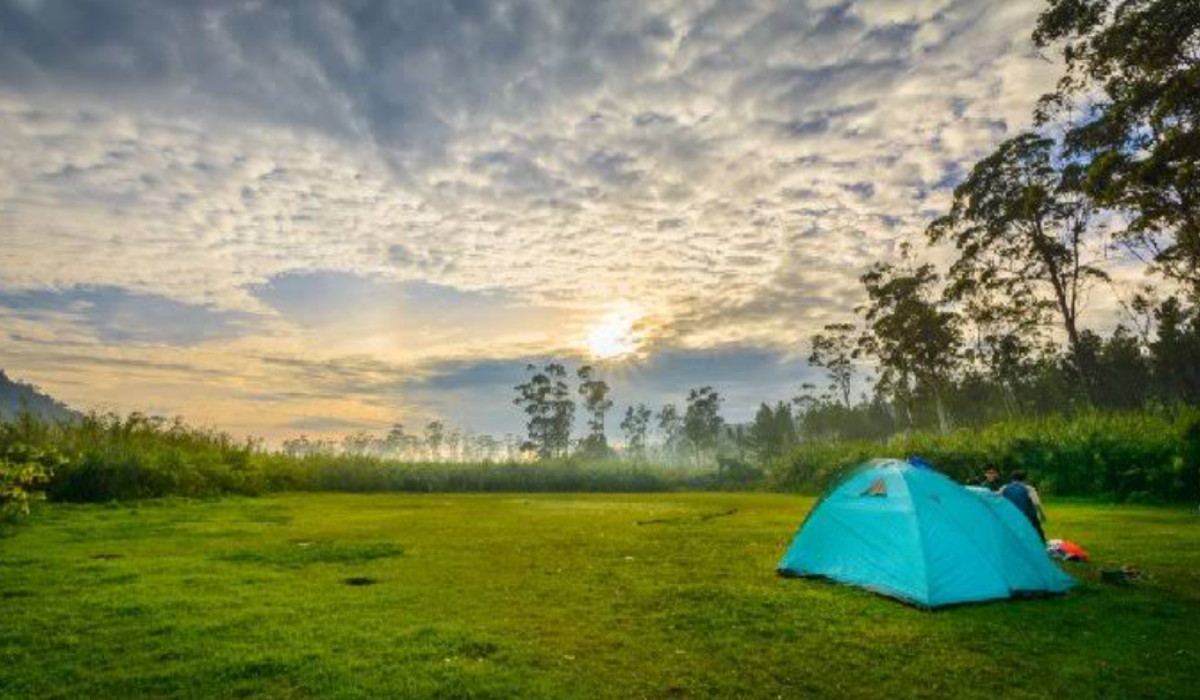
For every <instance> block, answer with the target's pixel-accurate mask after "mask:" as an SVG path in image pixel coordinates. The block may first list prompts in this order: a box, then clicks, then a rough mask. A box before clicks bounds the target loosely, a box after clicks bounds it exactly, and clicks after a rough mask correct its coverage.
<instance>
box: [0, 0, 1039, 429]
mask: <svg viewBox="0 0 1200 700" xmlns="http://www.w3.org/2000/svg"><path fill="white" fill-rule="evenodd" d="M1041 4H1042V3H1041V0H1006V1H1005V2H996V1H995V0H875V1H861V2H856V1H846V2H828V1H826V0H801V1H798V2H760V1H757V0H732V1H725V0H715V1H714V0H686V1H657V0H630V1H628V2H625V1H623V0H613V1H601V0H580V1H579V2H571V1H569V0H531V1H527V2H526V1H519V0H515V1H501V0H494V1H493V0H452V1H445V2H443V1H441V0H413V1H389V2H383V1H379V2H369V1H365V0H364V1H348V2H328V3H321V2H269V1H266V0H260V1H253V2H250V1H238V2H232V1H231V2H221V1H217V0H213V1H208V2H197V1H196V0H181V1H178V2H172V1H168V0H146V1H145V2H133V1H129V2H125V1H121V0H103V1H101V0H96V1H83V0H79V1H75V2H65V1H55V0H0V368H3V369H5V370H7V371H8V372H9V374H12V375H14V376H16V377H18V378H22V379H26V380H29V381H33V382H35V383H37V384H39V385H41V386H42V387H43V388H45V389H47V390H48V391H50V392H51V393H53V394H54V395H56V396H57V397H60V398H62V399H64V400H66V401H68V402H70V403H72V404H74V405H76V406H80V407H102V408H111V409H117V410H122V411H127V410H134V409H141V410H146V411H151V412H159V413H169V414H181V415H183V416H185V417H187V418H189V419H191V420H194V421H197V422H201V423H206V424H211V425H216V426H218V427H221V428H225V429H229V430H231V431H233V432H235V433H238V434H255V435H262V436H266V437H268V438H269V439H272V440H278V439H279V438H280V437H282V436H286V435H294V434H298V433H301V432H306V433H308V434H310V435H312V434H317V433H322V432H328V433H343V432H346V431H350V430H356V429H360V428H362V429H369V430H374V429H382V428H383V427H384V426H386V425H387V424H389V423H391V422H393V421H403V422H405V423H409V424H417V423H419V422H423V421H425V420H427V419H430V418H434V417H441V418H444V419H446V420H448V421H450V422H452V423H454V424H456V425H460V426H463V427H465V428H469V429H472V430H477V431H490V432H497V433H502V432H507V431H515V430H517V429H519V426H520V416H519V414H518V413H517V412H516V409H515V408H514V407H512V406H511V403H510V401H511V397H512V386H513V385H514V384H515V383H516V382H518V381H520V380H521V378H522V375H523V368H524V366H525V364H526V363H527V362H529V361H538V360H543V359H546V358H560V359H563V360H566V361H569V362H572V363H578V362H580V361H586V360H591V361H599V363H600V366H601V367H602V368H603V374H605V376H607V378H608V379H609V380H610V381H611V383H612V384H614V386H615V389H616V399H617V401H618V410H620V409H621V408H623V406H624V404H626V403H627V402H629V401H645V402H648V403H652V404H661V403H662V402H664V401H667V400H678V399H679V398H680V397H681V396H682V395H683V394H684V393H686V390H687V389H688V388H689V387H692V386H697V385H701V384H712V385H714V386H715V387H717V388H718V390H720V391H721V392H722V393H723V394H725V395H726V396H727V401H726V405H725V413H726V414H727V416H728V417H730V418H731V419H734V420H739V419H744V418H746V417H748V416H749V415H750V414H751V412H752V410H753V406H754V405H755V404H756V402H758V401H760V400H776V399H785V398H787V397H790V396H793V395H795V393H796V391H797V388H798V387H799V385H800V384H801V383H802V382H805V381H810V380H811V379H812V378H813V375H812V372H811V370H809V369H808V368H806V366H805V363H804V357H805V356H806V355H807V347H806V345H807V338H808V337H809V336H811V334H812V333H813V332H814V331H815V330H817V329H818V328H819V327H820V326H821V325H822V324H824V323H828V322H831V321H837V320H844V319H846V318H848V317H849V316H851V315H852V313H853V307H854V306H855V304H856V303H857V302H858V301H859V289H858V283H857V276H858V275H859V274H860V273H861V271H862V270H863V268H864V267H865V266H867V265H868V264H870V263H871V262H873V261H875V260H878V259H882V258H887V257H888V256H890V255H892V254H893V251H894V249H895V247H896V245H897V244H898V242H899V241H902V240H905V239H907V238H915V237H917V236H919V233H920V231H921V229H922V228H923V225H924V224H925V223H926V222H927V221H928V220H929V218H930V217H932V216H933V215H935V214H937V213H939V212H940V211H941V209H942V208H943V207H944V205H945V203H946V201H947V196H948V193H949V190H950V188H951V187H952V186H953V185H954V184H955V183H956V182H957V181H958V180H959V179H960V178H961V177H962V175H963V173H964V171H965V169H966V168H968V167H969V165H970V163H971V162H972V161H973V160H974V159H976V158H978V157H979V156H980V155H982V154H984V153H985V152H986V151H987V150H988V149H989V148H991V147H992V146H994V145H995V144H996V143H997V142H999V141H1000V140H1002V139H1003V138H1005V137H1006V135H1012V134H1013V133H1015V132H1016V131H1018V130H1020V129H1022V128H1024V127H1026V126H1027V125H1028V122H1029V113H1030V108H1031V107H1032V104H1033V102H1034V100H1035V99H1036V97H1037V96H1038V95H1039V94H1041V93H1042V92H1043V91H1045V90H1046V89H1047V88H1048V87H1049V86H1050V85H1051V84H1052V82H1053V81H1054V79H1055V77H1056V74H1057V70H1056V68H1055V66H1053V65H1052V64H1049V63H1047V62H1046V61H1045V60H1043V59H1041V58H1039V57H1037V56H1035V55H1034V54H1033V52H1032V50H1031V48H1030V45H1029V41H1028V36H1029V33H1030V31H1031V29H1032V25H1033V21H1034V18H1035V16H1036V14H1037V12H1038V11H1039V9H1040V8H1041Z"/></svg>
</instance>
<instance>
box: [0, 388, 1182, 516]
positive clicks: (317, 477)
mask: <svg viewBox="0 0 1200 700" xmlns="http://www.w3.org/2000/svg"><path fill="white" fill-rule="evenodd" d="M15 445H24V446H27V447H31V448H35V449H36V450H40V451H42V452H43V453H45V454H47V455H54V456H55V466H54V475H53V477H52V478H51V479H50V482H49V486H48V490H47V494H48V495H49V497H50V498H51V499H54V500H62V501H109V500H114V499H117V500H129V499H139V498H155V497H161V496H169V495H180V496H192V497H195V496H210V495H219V494H258V493H263V492H268V491H351V492H368V491H413V492H475V491H478V492H495V491H529V492H536V491H551V492H569V491H596V492H612V493H619V492H647V491H669V490H685V489H742V488H768V489H771V490H777V491H789V492H796V491H807V492H816V491H820V490H821V489H823V488H824V487H825V486H826V485H828V484H829V483H830V482H831V481H832V480H833V479H834V477H835V475H836V474H838V473H839V472H840V471H842V470H843V469H845V468H848V467H851V466H853V465H856V464H859V463H861V462H863V461H865V460H867V459H871V458H874V457H885V456H894V457H907V456H911V455H920V456H921V457H924V458H925V459H927V460H929V461H931V462H932V463H934V464H935V465H937V467H938V468H939V469H942V470H943V471H945V472H947V473H948V474H950V475H951V476H953V477H955V478H958V479H961V480H964V481H966V480H970V479H973V478H977V477H978V475H979V472H980V471H981V470H982V467H983V465H984V464H986V463H994V464H996V465H997V466H998V467H1000V468H1001V469H1002V470H1005V471H1008V470H1013V469H1018V468H1020V469H1025V470H1027V471H1029V472H1030V474H1031V476H1032V478H1033V481H1034V483H1036V484H1037V485H1038V486H1039V487H1040V488H1041V489H1042V490H1043V491H1045V492H1046V493H1048V494H1058V495H1069V496H1091V497H1099V498H1104V499H1111V500H1132V501H1186V500H1193V501H1194V500H1198V499H1200V408H1178V409H1172V410H1160V411H1153V412H1147V411H1140V412H1126V413H1115V412H1090V413H1082V414H1079V415H1076V416H1072V417H1066V416H1055V417H1045V418H1029V419H1021V420H1010V421H1004V422H1000V423H996V424H993V425H990V426H987V427H983V428H972V429H964V430H959V431H954V432H950V433H948V434H945V435H938V434H932V433H914V434H908V435H899V436H895V437H893V438H891V439H889V440H886V441H880V442H871V441H810V442H805V443H802V444H801V445H799V446H798V447H796V448H794V449H793V450H792V451H791V452H789V453H788V454H787V455H785V456H784V457H781V458H778V459H775V460H772V461H771V462H769V463H768V464H766V465H764V466H765V477H764V476H763V475H764V472H763V471H759V470H758V469H756V468H755V467H754V466H753V465H751V464H748V463H746V462H745V461H742V460H738V459H725V458H722V459H721V460H719V462H720V466H719V467H718V468H684V467H674V466H661V465H655V464H649V463H635V462H628V461H622V460H616V459H612V460H603V461H585V460H570V459H568V460H557V461H547V462H538V463H532V464H529V463H512V462H481V463H446V462H426V463H410V462H397V461H387V460H380V459H376V458H372V457H364V456H353V455H312V456H307V457H291V456H287V455H283V454H279V453H274V452H270V451H267V450H265V449H263V448H262V446H261V445H260V444H258V443H256V442H254V441H247V440H237V439H235V438H232V437H230V436H229V435H227V434H225V433H221V432H219V431H214V430H208V429H203V428H195V427H191V426H188V425H186V424H184V423H183V422H181V421H166V420H162V419H158V418H150V417H147V416H144V415H140V414H133V415H130V416H128V417H121V416H116V415H98V414H92V415H89V416H85V417H83V418H82V419H79V420H76V421H71V422H66V423H45V422H41V421H39V420H37V419H34V418H32V417H30V416H28V415H23V416H19V417H18V418H17V419H16V420H14V421H10V422H7V423H5V422H0V452H3V450H5V449H8V448H9V447H12V446H15ZM59 457H61V458H63V459H65V463H59V462H60V460H59V459H58V458H59Z"/></svg>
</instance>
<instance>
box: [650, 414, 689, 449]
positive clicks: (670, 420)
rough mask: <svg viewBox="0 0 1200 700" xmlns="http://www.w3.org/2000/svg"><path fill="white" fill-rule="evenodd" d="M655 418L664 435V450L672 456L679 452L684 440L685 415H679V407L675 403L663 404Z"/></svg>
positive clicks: (659, 429)
mask: <svg viewBox="0 0 1200 700" xmlns="http://www.w3.org/2000/svg"><path fill="white" fill-rule="evenodd" d="M655 420H656V421H657V423H658V431H659V432H660V433H662V436H663V451H664V452H666V453H667V454H668V455H672V456H673V455H676V454H678V453H679V446H680V443H681V442H682V441H683V416H681V415H679V409H678V408H676V407H675V404H671V403H668V404H663V407H662V408H660V409H659V410H658V414H657V415H656V416H655Z"/></svg>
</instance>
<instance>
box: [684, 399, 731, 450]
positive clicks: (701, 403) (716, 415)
mask: <svg viewBox="0 0 1200 700" xmlns="http://www.w3.org/2000/svg"><path fill="white" fill-rule="evenodd" d="M724 425H725V421H724V420H722V418H721V395H720V394H719V393H717V391H716V390H715V389H713V388H712V387H711V386H703V387H700V388H698V389H692V390H691V391H689V392H688V396H687V408H686V409H685V410H684V412H683V437H684V439H685V440H687V444H688V446H689V447H690V448H691V449H692V451H693V454H694V456H699V455H701V454H704V453H706V452H712V451H714V450H716V448H717V445H718V444H719V441H720V439H721V429H722V427H723V426H724Z"/></svg>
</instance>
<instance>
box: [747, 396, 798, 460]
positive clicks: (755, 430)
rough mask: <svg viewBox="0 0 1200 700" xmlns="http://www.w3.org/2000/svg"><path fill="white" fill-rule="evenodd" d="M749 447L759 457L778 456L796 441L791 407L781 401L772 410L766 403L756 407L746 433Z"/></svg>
mask: <svg viewBox="0 0 1200 700" xmlns="http://www.w3.org/2000/svg"><path fill="white" fill-rule="evenodd" d="M747 442H748V443H749V446H750V449H751V450H753V451H754V453H755V454H756V455H757V456H758V458H759V459H762V460H766V459H771V458H773V457H778V456H780V455H782V454H783V453H784V452H786V451H787V449H788V448H789V447H791V446H792V445H794V444H795V443H796V422H795V419H794V418H793V417H792V409H791V407H790V406H788V405H787V404H785V403H783V402H782V401H781V402H779V403H778V404H776V406H775V409H774V410H772V409H771V406H770V405H768V404H765V403H764V404H762V405H761V406H759V407H758V412H757V413H755V414H754V423H753V424H751V426H750V432H749V434H748V435H747Z"/></svg>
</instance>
